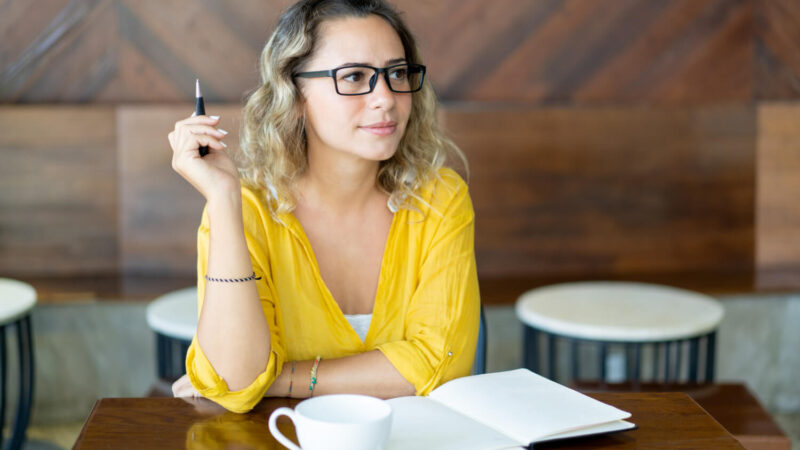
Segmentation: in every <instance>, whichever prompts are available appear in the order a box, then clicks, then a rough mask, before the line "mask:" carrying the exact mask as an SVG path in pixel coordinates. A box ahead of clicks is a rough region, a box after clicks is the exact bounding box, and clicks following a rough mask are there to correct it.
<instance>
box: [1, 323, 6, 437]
mask: <svg viewBox="0 0 800 450" xmlns="http://www.w3.org/2000/svg"><path fill="white" fill-rule="evenodd" d="M5 425H6V327H5V326H2V327H0V448H3V427H4V426H5Z"/></svg>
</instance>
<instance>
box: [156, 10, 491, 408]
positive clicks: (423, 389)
mask: <svg viewBox="0 0 800 450" xmlns="http://www.w3.org/2000/svg"><path fill="white" fill-rule="evenodd" d="M260 67H261V77H262V84H261V86H260V87H259V88H258V89H257V90H256V91H255V92H254V93H253V94H252V95H251V96H250V98H249V100H248V102H247V105H246V107H245V111H244V125H243V130H242V142H241V149H240V150H239V152H238V153H236V154H235V158H236V159H237V162H238V164H234V162H233V159H232V158H231V157H229V155H228V152H229V150H227V147H226V145H225V144H224V142H223V141H222V139H223V138H224V136H225V132H224V131H221V130H218V129H217V128H215V125H216V124H217V123H218V120H219V119H218V118H214V117H209V116H197V117H190V118H187V119H184V120H181V121H179V122H177V123H176V124H175V130H174V131H173V132H171V133H170V135H169V140H170V144H171V146H172V149H173V152H174V156H173V168H174V169H175V170H176V171H177V172H178V173H180V174H181V175H182V176H183V177H184V178H186V179H187V180H188V181H189V182H190V183H191V184H192V185H193V186H194V187H195V188H197V190H198V191H200V192H201V193H202V194H203V196H204V197H205V198H206V200H207V203H206V208H205V210H204V212H203V218H202V222H201V225H200V228H199V230H198V297H199V304H200V317H199V320H198V325H197V333H196V335H195V338H194V340H193V341H192V345H191V347H190V348H189V352H188V354H187V358H186V369H187V376H186V377H184V378H182V379H180V380H178V381H177V382H176V383H175V385H174V386H173V392H174V393H175V395H176V396H189V395H202V396H204V397H207V398H209V399H211V400H213V401H215V402H217V403H219V404H220V405H222V406H224V407H225V408H227V409H229V410H231V411H236V412H246V411H249V410H250V409H252V408H253V407H254V406H255V405H256V404H257V403H258V402H259V400H260V399H261V398H262V397H264V396H290V397H297V398H305V397H309V396H312V395H321V394H330V393H345V392H346V393H361V394H367V395H373V396H377V397H382V398H390V397H396V396H402V395H414V394H417V395H425V394H427V393H428V392H430V391H431V390H432V389H433V388H435V387H436V386H438V385H440V384H441V383H443V382H445V381H447V380H450V379H453V378H457V377H460V376H464V375H468V374H469V372H470V369H471V366H472V362H473V358H474V352H475V345H476V342H477V334H478V323H479V309H480V299H479V294H478V284H477V275H476V270H475V257H474V246H473V235H474V213H473V209H472V204H471V201H470V198H469V195H468V193H467V187H466V184H465V183H464V181H463V180H462V179H461V177H459V175H458V174H456V172H454V171H453V170H451V169H449V168H445V167H443V163H444V161H445V154H446V153H447V152H454V153H455V154H456V155H459V156H460V155H461V153H460V152H459V151H458V149H457V148H456V147H455V145H453V144H452V142H451V141H449V140H448V139H447V138H445V137H444V136H443V135H442V134H440V132H439V131H438V129H437V128H436V124H435V107H436V100H435V96H434V93H433V90H432V88H431V87H430V86H429V85H428V84H426V83H425V82H424V70H425V68H424V66H421V60H420V57H419V52H418V50H417V48H416V45H415V43H414V40H413V37H412V36H411V34H410V33H409V31H408V30H407V28H406V26H405V25H404V24H403V22H402V21H401V20H400V18H399V15H398V14H397V13H396V12H395V11H394V10H393V9H391V7H389V6H388V5H387V4H386V3H384V2H383V1H381V0H371V1H370V0H366V1H365V0H361V1H359V0H307V1H301V2H299V3H297V4H295V5H294V6H292V7H291V8H289V9H288V10H287V11H286V12H285V13H284V14H283V15H282V16H281V19H280V21H279V23H278V26H277V28H276V30H275V32H274V33H273V35H272V37H271V38H270V40H269V42H267V44H266V46H265V48H264V51H263V52H262V55H261V62H260ZM201 145H207V146H208V147H209V148H210V153H209V154H208V155H207V156H205V157H203V158H201V157H200V156H199V154H198V147H199V146H201ZM237 166H238V169H237Z"/></svg>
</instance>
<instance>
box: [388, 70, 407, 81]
mask: <svg viewBox="0 0 800 450" xmlns="http://www.w3.org/2000/svg"><path fill="white" fill-rule="evenodd" d="M406 75H407V70H406V69H397V70H393V71H392V78H394V79H396V80H404V79H405V78H406Z"/></svg>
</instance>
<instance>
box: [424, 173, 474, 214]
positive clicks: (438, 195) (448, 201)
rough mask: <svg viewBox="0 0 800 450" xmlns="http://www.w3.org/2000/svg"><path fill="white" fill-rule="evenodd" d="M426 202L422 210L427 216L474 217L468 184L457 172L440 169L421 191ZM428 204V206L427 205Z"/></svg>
mask: <svg viewBox="0 0 800 450" xmlns="http://www.w3.org/2000/svg"><path fill="white" fill-rule="evenodd" d="M419 196H420V198H421V199H422V200H423V201H424V202H419V201H418V202H417V203H418V204H420V203H421V205H419V206H420V209H421V210H422V212H423V214H425V215H426V216H434V217H447V216H462V215H466V216H472V215H473V214H474V212H473V209H472V201H471V199H470V197H469V188H468V186H467V183H466V182H465V181H464V179H463V178H462V177H461V175H459V174H458V172H456V171H455V170H453V169H451V168H449V167H442V168H440V169H439V170H438V171H437V172H436V173H435V174H434V176H433V177H431V179H430V180H428V182H427V183H425V185H423V186H422V188H421V189H420V190H419ZM426 203H427V204H426Z"/></svg>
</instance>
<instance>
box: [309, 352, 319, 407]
mask: <svg viewBox="0 0 800 450" xmlns="http://www.w3.org/2000/svg"><path fill="white" fill-rule="evenodd" d="M321 359H322V357H321V356H317V358H316V359H315V360H314V366H313V367H312V368H311V384H310V385H309V386H308V390H309V391H310V392H311V395H309V397H313V396H314V386H315V385H316V384H317V368H318V367H319V361H320V360H321Z"/></svg>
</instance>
